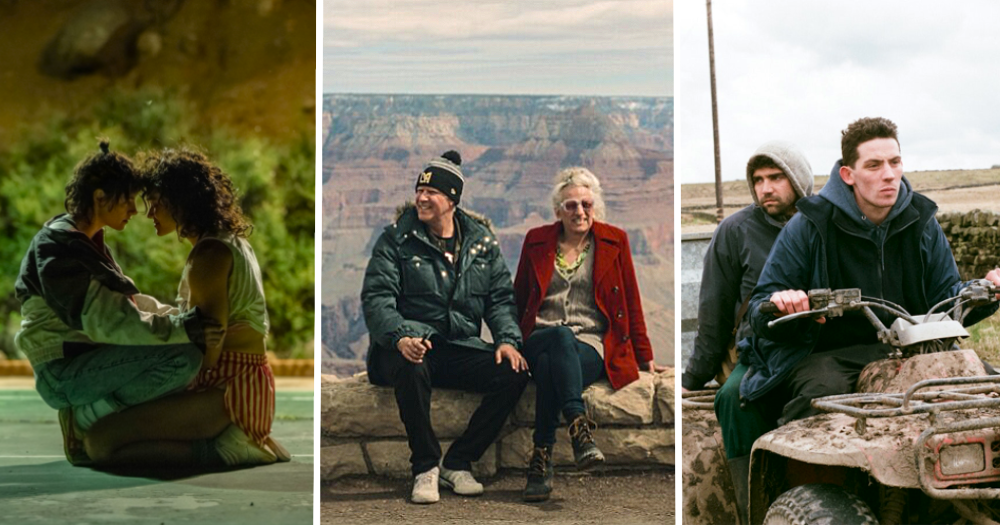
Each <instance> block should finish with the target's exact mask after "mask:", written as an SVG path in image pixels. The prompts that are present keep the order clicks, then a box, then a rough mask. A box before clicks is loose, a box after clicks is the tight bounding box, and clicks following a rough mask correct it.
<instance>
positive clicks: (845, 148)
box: [840, 117, 899, 168]
mask: <svg viewBox="0 0 1000 525" xmlns="http://www.w3.org/2000/svg"><path fill="white" fill-rule="evenodd" d="M896 133H897V131H896V124H894V123H893V122H892V121H891V120H889V119H887V118H883V117H865V118H860V119H858V120H855V121H854V122H851V123H850V124H849V125H848V126H847V129H845V130H844V131H841V132H840V154H841V162H842V163H843V165H844V166H848V167H851V168H853V167H854V163H855V162H857V161H858V146H860V145H861V144H864V143H865V142H868V141H869V140H872V139H895V140H896V145H897V146H898V145H899V137H898V136H896Z"/></svg>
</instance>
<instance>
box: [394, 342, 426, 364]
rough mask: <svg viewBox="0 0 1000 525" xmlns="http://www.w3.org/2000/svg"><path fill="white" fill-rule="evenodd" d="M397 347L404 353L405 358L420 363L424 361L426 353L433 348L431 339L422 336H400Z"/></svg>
mask: <svg viewBox="0 0 1000 525" xmlns="http://www.w3.org/2000/svg"><path fill="white" fill-rule="evenodd" d="M396 349H397V350H399V353H401V354H403V359H406V360H407V361H409V362H411V363H413V364H415V365H419V364H420V363H423V362H424V354H426V353H427V351H428V350H430V349H431V341H430V339H426V338H420V337H400V338H399V341H397V342H396Z"/></svg>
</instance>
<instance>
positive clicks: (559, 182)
mask: <svg viewBox="0 0 1000 525" xmlns="http://www.w3.org/2000/svg"><path fill="white" fill-rule="evenodd" d="M553 182H554V186H553V188H552V212H553V213H556V212H557V211H558V210H559V206H560V205H561V204H562V202H563V198H562V192H563V190H565V189H566V188H569V187H572V186H580V187H581V188H587V189H589V190H590V193H592V194H593V195H594V219H595V220H598V221H603V220H604V191H603V190H601V181H600V180H598V179H597V176H596V175H594V174H593V173H591V172H590V170H588V169H587V168H583V167H580V166H574V167H572V168H566V169H564V170H561V171H560V172H559V173H557V174H556V177H555V179H554V181H553Z"/></svg>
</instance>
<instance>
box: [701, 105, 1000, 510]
mask: <svg viewBox="0 0 1000 525" xmlns="http://www.w3.org/2000/svg"><path fill="white" fill-rule="evenodd" d="M841 153H842V155H843V157H842V159H841V160H840V161H838V162H837V163H836V164H834V167H833V170H832V171H831V174H830V180H829V182H828V183H827V184H826V186H825V187H824V188H823V189H822V190H821V191H820V192H819V194H818V195H815V196H813V197H809V198H805V199H802V200H800V201H799V202H798V203H797V204H796V206H797V208H798V210H799V213H798V214H796V216H795V217H793V218H792V220H791V221H789V223H788V224H787V225H786V226H785V228H784V229H783V230H782V233H781V234H780V235H779V236H778V238H777V240H776V241H775V244H774V246H773V248H772V250H771V254H770V256H769V257H768V260H767V263H766V264H765V265H764V269H763V271H762V273H761V276H760V280H759V281H758V283H757V287H756V288H755V289H754V293H753V297H752V299H751V301H750V306H749V315H750V322H751V326H752V328H753V331H754V334H755V335H754V337H752V338H750V339H748V340H744V341H742V342H741V343H740V345H739V350H740V356H741V357H740V359H741V362H742V363H744V364H745V365H747V366H748V370H747V372H746V374H745V375H744V376H743V378H742V380H741V381H740V383H739V388H738V389H735V388H723V389H722V390H720V391H719V393H718V394H717V395H716V401H715V405H716V413H717V415H718V418H719V424H720V425H721V426H722V428H723V436H724V438H726V437H728V439H726V441H725V446H726V450H727V455H730V456H731V457H734V459H736V461H734V460H730V468H734V466H735V468H739V467H740V460H738V459H737V458H742V462H743V463H742V464H743V465H744V466H743V468H744V469H745V470H743V471H742V472H740V473H739V474H740V476H738V475H737V474H738V473H736V472H734V473H733V477H734V480H736V478H738V477H741V478H742V479H741V481H740V482H738V483H736V487H735V488H736V500H737V504H738V505H739V508H740V514H741V519H742V520H743V522H744V523H746V522H747V521H746V513H747V499H748V496H747V474H746V473H747V472H748V471H749V463H750V457H749V453H750V451H751V449H752V447H753V443H754V441H755V440H756V439H757V438H758V437H760V436H761V435H763V434H764V433H766V432H768V431H770V430H772V429H773V428H776V427H777V426H779V425H784V424H786V423H788V422H790V421H793V420H796V419H801V418H805V417H808V416H812V415H815V414H818V413H819V410H817V409H815V408H813V407H812V406H811V404H810V402H811V401H812V399H814V398H818V397H822V396H828V395H834V394H844V393H849V392H851V391H853V389H854V385H855V383H856V381H857V379H858V375H859V374H860V372H861V370H862V369H863V368H864V367H865V365H867V364H868V363H870V362H872V361H875V360H878V359H882V358H885V357H887V356H888V355H889V353H890V351H891V350H890V348H889V346H888V345H886V344H884V343H881V342H879V339H878V337H877V333H876V329H875V328H874V327H873V326H872V324H871V323H870V322H869V321H868V319H867V318H866V317H864V316H863V315H853V314H852V315H846V316H843V317H837V318H831V319H829V320H827V319H825V318H822V317H820V318H815V319H808V318H803V319H797V320H794V321H791V322H787V323H782V324H780V325H776V326H774V327H773V328H771V327H769V326H768V323H769V322H770V321H772V320H774V319H775V317H776V316H778V317H780V316H783V315H788V314H794V313H798V312H805V311H808V310H810V309H811V307H810V304H809V298H808V296H807V295H806V293H805V292H804V291H803V290H811V289H821V288H827V289H842V288H860V291H861V295H863V296H866V297H874V298H877V299H880V300H884V301H889V302H891V303H894V304H896V305H898V306H900V307H902V309H904V310H906V311H908V312H916V313H922V312H927V311H928V310H929V309H930V308H931V306H933V305H935V304H936V303H938V302H940V301H942V300H944V299H947V298H949V297H954V296H956V295H958V293H959V292H960V290H961V289H962V288H964V287H965V286H966V283H963V282H961V280H960V278H959V274H958V268H957V266H956V264H955V260H954V258H953V256H952V253H951V250H950V247H949V246H948V241H947V239H946V238H945V236H944V232H943V231H942V230H941V226H940V225H939V224H938V222H937V220H936V219H935V217H934V216H935V212H936V211H937V206H936V205H935V204H934V202H933V201H931V200H930V199H928V198H926V197H924V196H923V195H920V194H918V193H916V192H915V191H913V189H912V187H911V185H910V183H909V181H907V180H906V178H905V177H903V162H902V157H901V155H900V147H899V141H898V138H897V130H896V125H895V124H893V123H892V122H891V121H889V120H887V119H884V118H862V119H860V120H857V121H855V122H853V123H851V124H850V125H849V126H848V127H847V129H846V130H844V131H843V132H842V138H841ZM986 279H988V280H989V281H991V282H992V283H994V284H995V285H1000V272H998V271H996V270H994V271H991V272H989V273H988V274H987V275H986ZM766 301H770V302H772V303H774V305H775V307H776V309H777V310H778V313H776V314H771V313H765V312H764V311H762V310H761V304H762V303H764V302H766ZM996 309H997V305H996V303H994V304H991V305H986V306H981V307H978V308H977V309H975V310H973V311H972V312H971V313H970V314H969V315H968V316H967V317H966V318H965V320H964V322H965V324H966V325H971V324H974V323H976V322H978V321H980V320H982V319H984V318H986V317H988V316H990V315H992V314H993V313H994V312H995V311H996ZM875 315H878V316H879V317H880V318H881V320H882V322H883V323H884V324H886V325H889V324H891V323H892V321H893V318H892V316H891V315H888V314H886V313H884V312H882V311H877V312H876V314H875ZM987 370H989V371H990V373H993V371H992V369H990V368H989V367H987ZM730 451H731V452H730ZM735 454H744V455H743V456H735Z"/></svg>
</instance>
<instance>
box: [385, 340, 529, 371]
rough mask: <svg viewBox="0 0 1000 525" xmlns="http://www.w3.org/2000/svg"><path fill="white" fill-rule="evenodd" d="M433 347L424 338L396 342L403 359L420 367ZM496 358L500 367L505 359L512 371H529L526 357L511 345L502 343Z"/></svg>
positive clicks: (495, 354)
mask: <svg viewBox="0 0 1000 525" xmlns="http://www.w3.org/2000/svg"><path fill="white" fill-rule="evenodd" d="M433 347H434V345H433V344H432V343H431V341H430V339H427V338H424V337H401V338H400V339H399V341H397V342H396V349H397V350H399V353H401V354H403V358H404V359H406V360H407V361H409V362H411V363H414V364H418V365H419V364H421V363H423V362H424V355H425V354H427V352H429V351H430V350H431V349H432V348H433ZM494 356H495V357H496V363H497V364H498V365H499V364H500V363H502V362H503V360H504V359H506V360H507V361H509V362H510V367H511V369H513V370H514V371H515V372H522V371H527V370H528V362H527V361H526V360H525V359H524V356H522V355H521V353H520V352H518V351H517V349H516V348H514V347H513V346H512V345H510V344H507V343H502V344H501V345H500V346H498V347H497V349H496V352H494Z"/></svg>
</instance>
